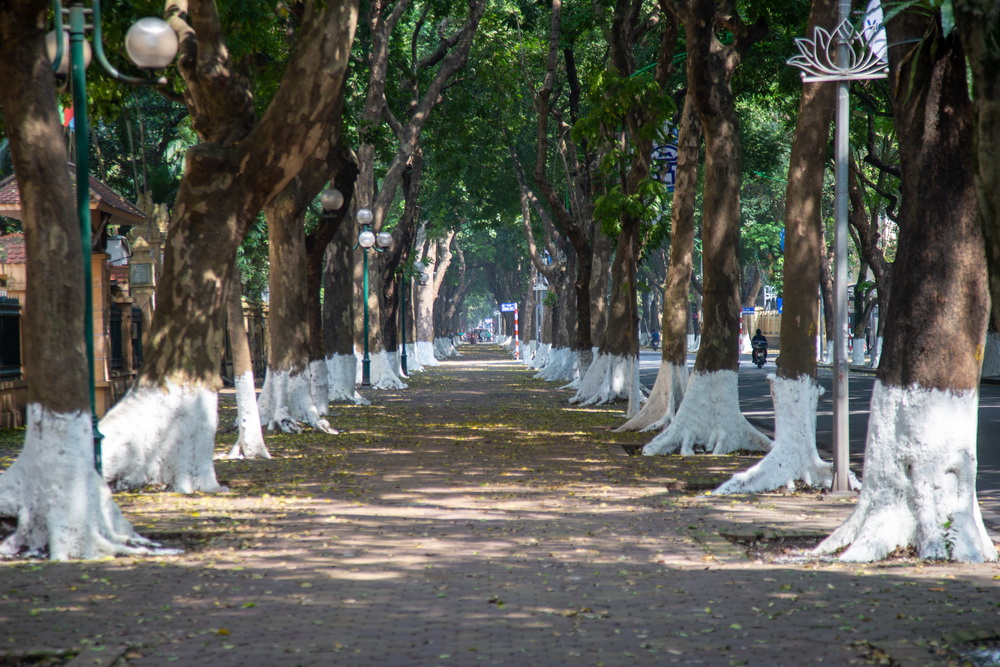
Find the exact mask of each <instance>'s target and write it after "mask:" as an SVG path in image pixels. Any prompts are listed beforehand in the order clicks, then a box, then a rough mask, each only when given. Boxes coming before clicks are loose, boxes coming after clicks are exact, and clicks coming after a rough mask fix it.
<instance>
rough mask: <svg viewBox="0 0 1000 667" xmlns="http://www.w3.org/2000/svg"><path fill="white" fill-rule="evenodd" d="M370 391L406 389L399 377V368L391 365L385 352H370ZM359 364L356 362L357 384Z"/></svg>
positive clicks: (390, 360) (359, 378) (391, 362)
mask: <svg viewBox="0 0 1000 667" xmlns="http://www.w3.org/2000/svg"><path fill="white" fill-rule="evenodd" d="M368 356H369V358H370V359H371V368H370V371H371V378H370V380H371V386H372V389H406V387H407V384H406V383H405V382H403V380H402V378H400V377H399V375H398V374H397V371H398V370H399V367H398V366H397V365H395V364H394V363H393V360H392V359H391V358H390V356H389V354H388V353H387V352H386V351H385V350H378V351H376V352H370V353H369V355H368ZM360 372H361V363H360V362H358V373H359V375H358V382H360V381H361V375H360Z"/></svg>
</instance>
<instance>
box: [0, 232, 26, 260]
mask: <svg viewBox="0 0 1000 667" xmlns="http://www.w3.org/2000/svg"><path fill="white" fill-rule="evenodd" d="M25 261H27V254H26V252H25V247H24V234H7V235H6V236H0V264H24V262H25Z"/></svg>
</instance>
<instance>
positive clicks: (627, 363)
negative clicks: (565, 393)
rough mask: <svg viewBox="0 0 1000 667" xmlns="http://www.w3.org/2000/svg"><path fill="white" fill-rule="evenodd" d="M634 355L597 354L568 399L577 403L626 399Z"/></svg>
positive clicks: (602, 402) (596, 402)
mask: <svg viewBox="0 0 1000 667" xmlns="http://www.w3.org/2000/svg"><path fill="white" fill-rule="evenodd" d="M635 361H636V359H635V357H625V356H618V355H610V354H598V355H597V356H596V357H594V362H593V363H592V364H590V368H588V369H587V374H586V375H585V376H583V378H581V379H580V388H579V389H578V390H577V392H576V395H575V396H574V397H573V398H571V399H569V402H570V403H574V404H577V405H606V404H608V403H612V402H614V401H626V400H628V397H629V392H630V391H631V388H632V387H631V385H632V366H633V365H634V364H635Z"/></svg>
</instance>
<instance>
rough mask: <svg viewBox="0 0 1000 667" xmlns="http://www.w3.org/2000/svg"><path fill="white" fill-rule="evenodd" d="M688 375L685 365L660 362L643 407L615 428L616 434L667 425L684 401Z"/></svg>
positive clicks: (655, 428)
mask: <svg viewBox="0 0 1000 667" xmlns="http://www.w3.org/2000/svg"><path fill="white" fill-rule="evenodd" d="M688 375H689V372H688V367H687V364H685V365H683V366H680V365H678V364H670V363H666V362H662V361H661V362H660V370H659V371H657V373H656V382H655V383H653V391H652V392H650V394H649V398H647V399H646V403H645V405H643V406H642V409H641V410H640V411H639V413H638V414H637V415H635V416H634V417H632V418H631V419H629V420H628V421H627V422H625V423H624V424H622V425H621V426H619V427H618V428H616V429H615V431H616V432H618V433H621V432H624V431H653V430H660V429H663V428H664V427H666V426H667V425H669V424H670V422H671V421H672V420H673V418H674V415H676V414H677V409H678V408H679V407H680V405H681V401H682V400H683V399H684V391H685V389H687V383H688Z"/></svg>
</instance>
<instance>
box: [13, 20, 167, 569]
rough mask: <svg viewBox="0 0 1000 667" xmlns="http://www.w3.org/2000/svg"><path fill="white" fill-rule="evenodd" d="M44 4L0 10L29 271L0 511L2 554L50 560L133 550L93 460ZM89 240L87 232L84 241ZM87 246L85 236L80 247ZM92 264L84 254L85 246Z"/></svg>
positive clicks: (79, 257)
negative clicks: (22, 431)
mask: <svg viewBox="0 0 1000 667" xmlns="http://www.w3.org/2000/svg"><path fill="white" fill-rule="evenodd" d="M49 8H50V4H49V2H48V0H13V1H11V2H6V3H3V5H0V77H2V79H3V81H4V85H3V86H0V109H2V111H3V117H4V124H5V128H6V131H7V134H8V137H9V139H10V152H11V158H12V161H13V165H14V169H15V173H16V174H17V179H18V185H19V187H20V192H21V198H22V201H23V205H24V209H23V221H24V238H25V244H26V246H27V270H28V274H29V275H30V276H31V283H30V285H29V286H28V292H27V299H26V303H25V314H24V325H25V331H27V332H31V335H26V336H25V337H24V346H25V355H24V366H25V371H26V374H27V376H28V377H29V378H31V382H30V383H29V385H28V406H27V422H28V423H27V426H28V428H27V434H26V436H25V441H24V447H23V449H22V451H21V454H20V455H19V456H18V458H17V460H16V461H14V464H13V465H12V466H11V467H10V468H9V469H8V470H7V471H6V472H4V473H3V474H2V475H0V516H4V517H8V518H12V519H14V520H15V521H16V522H17V527H16V529H15V530H14V532H13V533H11V534H10V535H9V536H7V537H6V538H5V539H4V541H3V543H2V544H0V552H2V553H4V554H6V555H21V554H24V553H30V554H43V553H44V554H47V555H48V557H49V558H51V559H53V560H64V559H68V558H101V557H104V556H109V555H116V554H126V553H137V552H141V551H143V550H146V549H147V548H148V546H149V545H150V543H149V542H148V541H145V540H143V539H142V538H140V537H139V536H138V535H136V534H135V532H134V531H133V530H132V527H131V526H130V525H129V523H128V521H126V520H125V518H124V517H123V516H122V513H121V511H120V510H119V509H118V506H117V505H116V504H115V502H114V500H113V499H112V497H111V492H110V490H109V489H108V486H107V484H105V483H104V480H103V479H101V476H100V475H99V474H98V473H97V471H96V469H95V467H94V440H93V434H92V422H91V417H90V407H89V404H88V399H87V394H88V387H87V383H88V379H87V357H86V353H85V347H84V332H83V328H84V327H83V316H84V313H83V308H84V306H83V304H84V289H90V286H89V285H86V286H85V285H84V284H83V283H82V282H81V276H82V275H83V247H84V243H83V241H82V240H81V238H80V234H81V232H80V224H79V222H78V219H77V217H76V209H75V207H74V202H73V194H72V193H73V191H74V187H73V184H72V182H71V180H70V175H69V169H68V167H67V162H68V155H67V152H66V144H65V141H64V139H63V135H62V127H61V125H60V122H59V117H58V107H57V104H56V91H55V83H54V81H53V76H52V68H51V63H50V62H49V59H48V57H47V56H46V54H45V35H44V31H45V24H46V20H45V19H46V15H47V12H48V10H49ZM88 241H89V239H88ZM87 245H89V243H88V244H87ZM88 260H89V253H88Z"/></svg>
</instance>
